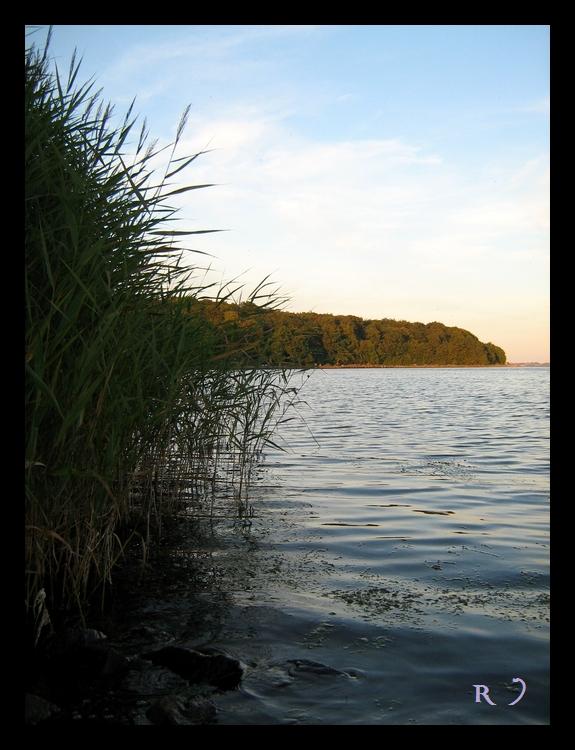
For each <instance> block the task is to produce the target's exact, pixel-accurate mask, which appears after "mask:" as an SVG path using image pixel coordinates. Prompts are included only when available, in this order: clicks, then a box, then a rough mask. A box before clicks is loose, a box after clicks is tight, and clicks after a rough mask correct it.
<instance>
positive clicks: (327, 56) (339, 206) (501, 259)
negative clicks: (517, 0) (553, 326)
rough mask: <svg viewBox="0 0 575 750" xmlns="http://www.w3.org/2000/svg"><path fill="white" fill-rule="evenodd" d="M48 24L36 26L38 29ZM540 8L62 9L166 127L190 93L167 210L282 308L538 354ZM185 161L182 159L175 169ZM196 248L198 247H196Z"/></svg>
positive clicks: (117, 94) (543, 119) (65, 30)
mask: <svg viewBox="0 0 575 750" xmlns="http://www.w3.org/2000/svg"><path fill="white" fill-rule="evenodd" d="M45 34H46V29H43V30H41V31H40V32H38V33H37V34H36V35H35V39H36V40H37V41H38V43H41V41H42V39H43V37H45ZM549 35H550V32H549V28H548V27H547V26H525V25H516V26H473V25H468V26H240V25H231V26H227V25H220V26H155V25H148V26H87V25H85V26H55V27H54V30H53V37H52V43H51V48H50V49H51V55H52V57H53V59H54V60H55V62H56V63H57V64H58V66H59V67H60V69H61V70H63V71H67V68H68V66H69V62H70V59H71V55H72V52H73V50H74V48H77V50H78V54H79V55H80V56H81V57H82V58H83V63H82V67H81V69H80V75H79V78H80V79H81V80H82V81H83V80H86V79H87V78H89V77H91V76H94V77H95V79H96V84H95V85H96V86H97V87H98V88H100V87H102V88H103V97H104V99H105V100H107V101H110V102H112V103H113V104H114V105H115V108H116V113H117V116H118V118H120V117H121V116H123V114H124V113H125V111H126V109H127V107H128V106H129V104H130V102H131V100H132V99H133V97H134V96H136V104H135V111H136V112H137V113H139V114H140V115H141V117H142V119H143V117H146V119H147V122H148V127H149V130H150V135H151V137H153V138H158V139H159V143H160V144H163V143H164V142H165V143H168V142H169V141H171V140H172V139H173V137H174V134H175V131H176V128H177V125H178V121H179V118H180V115H181V113H182V111H183V110H184V108H185V107H186V105H187V104H191V109H190V115H189V120H188V125H187V128H186V130H185V133H184V136H183V138H182V142H181V144H180V147H179V150H178V155H180V156H184V155H185V154H187V153H194V152H196V151H198V150H201V149H204V148H206V147H207V148H211V149H214V150H213V151H211V152H210V153H208V154H205V155H204V156H202V157H201V159H198V160H196V161H195V162H194V163H193V165H192V166H191V167H190V168H189V169H188V170H186V171H185V172H182V173H181V178H182V184H189V183H191V182H210V183H217V186H216V187H212V188H209V189H207V190H202V191H192V192H191V193H189V194H184V196H182V198H181V200H180V202H179V203H178V204H177V205H178V206H180V207H181V212H180V214H179V216H180V221H179V224H181V225H182V226H181V227H180V226H178V228H184V224H186V227H185V228H189V229H227V230H229V231H227V232H222V233H220V234H214V235H209V234H208V235H200V236H199V237H200V239H198V240H197V241H196V243H195V245H194V247H196V248H197V249H200V250H204V251H206V252H210V253H212V254H213V255H214V256H215V257H214V258H213V260H212V269H213V270H212V272H211V273H212V276H213V278H214V279H218V280H221V281H227V280H229V279H231V278H233V277H237V276H240V277H241V280H242V281H243V283H244V284H245V289H246V292H248V291H249V290H250V289H251V288H253V287H254V286H255V285H256V284H257V283H258V282H259V281H260V280H261V279H262V278H264V277H265V276H267V275H268V274H270V273H271V274H272V278H273V280H274V281H275V282H276V283H277V284H278V285H279V286H280V287H281V290H282V292H283V293H285V294H286V296H288V297H289V298H290V301H289V303H288V308H287V309H290V310H294V311H303V310H315V311H316V312H331V313H340V314H354V315H359V316H361V317H364V318H383V317H387V318H396V319H402V320H410V321H421V322H424V323H427V322H431V321H433V320H438V321H441V322H442V323H445V324H447V325H457V326H460V327H462V328H466V329H468V330H470V331H472V332H473V333H474V334H475V335H477V336H478V337H479V338H480V339H481V340H482V341H492V342H493V343H496V344H498V345H499V346H502V347H503V348H504V349H505V351H506V352H507V355H508V359H509V360H510V361H511V362H514V361H516V362H517V361H548V360H549V43H550V42H549ZM179 176H180V175H179ZM194 257H196V258H197V257H199V256H194Z"/></svg>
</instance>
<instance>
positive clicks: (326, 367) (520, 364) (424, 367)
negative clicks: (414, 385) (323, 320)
mask: <svg viewBox="0 0 575 750" xmlns="http://www.w3.org/2000/svg"><path fill="white" fill-rule="evenodd" d="M550 366H551V365H550V363H549V362H542V363H540V362H525V363H523V362H508V363H506V364H504V365H366V364H360V365H316V366H315V367H314V368H312V369H316V370H370V369H373V370H390V369H395V370H397V369H400V370H401V369H403V370H407V369H409V370H418V369H419V370H431V369H435V370H447V369H450V370H452V369H470V368H483V369H495V368H506V367H550Z"/></svg>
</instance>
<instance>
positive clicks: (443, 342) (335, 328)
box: [202, 304, 506, 367]
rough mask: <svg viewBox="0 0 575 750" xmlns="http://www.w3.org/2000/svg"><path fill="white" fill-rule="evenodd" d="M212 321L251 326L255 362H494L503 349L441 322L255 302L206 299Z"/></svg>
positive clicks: (231, 327)
mask: <svg viewBox="0 0 575 750" xmlns="http://www.w3.org/2000/svg"><path fill="white" fill-rule="evenodd" d="M202 314H203V315H204V316H205V318H206V320H208V321H212V322H214V321H220V320H223V319H225V320H226V321H227V323H228V326H229V334H228V335H229V336H233V335H234V334H233V331H238V330H242V329H243V330H246V329H247V328H248V327H249V330H250V353H251V361H252V362H253V363H255V364H257V363H260V364H261V363H265V364H269V365H279V364H281V365H286V366H291V367H310V366H313V365H336V366H337V365H363V366H369V365H374V366H376V365H380V366H381V365H383V366H406V365H419V366H425V365H494V364H505V361H506V357H505V352H504V351H503V350H502V349H500V348H499V347H497V346H495V345H494V344H483V343H481V342H480V341H479V339H478V338H477V337H476V336H474V335H473V334H472V333H470V332H469V331H465V330H463V329H462V328H456V327H448V326H445V325H443V324H442V323H437V322H433V323H428V324H423V323H408V322H407V321H404V320H401V321H397V320H390V319H383V320H362V319H361V318H358V317H356V316H353V315H328V314H318V313H311V312H306V313H289V312H285V311H282V310H273V311H269V310H266V309H260V308H257V307H256V306H254V305H251V306H248V305H233V306H228V305H225V304H224V305H223V306H222V305H220V306H213V305H211V306H210V305H209V304H205V305H204V307H203V308H202Z"/></svg>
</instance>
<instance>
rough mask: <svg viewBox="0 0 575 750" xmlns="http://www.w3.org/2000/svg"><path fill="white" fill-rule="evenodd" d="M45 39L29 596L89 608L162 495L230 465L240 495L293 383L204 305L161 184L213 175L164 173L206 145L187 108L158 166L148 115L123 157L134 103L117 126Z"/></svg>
mask: <svg viewBox="0 0 575 750" xmlns="http://www.w3.org/2000/svg"><path fill="white" fill-rule="evenodd" d="M48 44H49V41H48V43H47V44H46V47H45V49H44V50H43V51H39V50H37V49H36V48H35V47H34V46H31V47H30V48H29V49H28V50H27V52H26V57H25V72H26V77H25V104H26V126H25V168H26V172H25V199H26V214H25V220H26V242H25V247H26V264H25V266H26V275H25V293H26V356H25V360H26V361H25V367H26V375H25V383H26V462H25V486H26V537H25V541H26V594H25V600H26V607H27V611H28V612H33V611H34V603H36V604H37V603H38V601H39V599H40V600H42V601H43V597H44V596H45V595H46V596H47V602H48V605H49V607H52V608H56V607H58V608H61V609H62V610H63V611H70V610H71V611H73V612H77V613H80V615H81V616H83V613H84V612H85V607H86V603H87V602H88V601H89V600H90V598H91V596H92V595H93V593H94V592H95V591H98V592H101V591H104V590H105V584H106V583H109V582H110V580H111V573H112V570H113V568H114V565H115V563H116V561H117V560H118V559H119V558H120V557H121V555H122V551H123V545H124V544H125V541H126V535H125V534H124V533H123V532H122V529H125V528H127V529H133V528H136V527H137V528H139V529H140V532H139V533H141V534H142V540H143V542H144V546H147V545H148V544H149V542H150V534H151V529H152V528H158V527H159V524H160V522H161V518H162V514H163V513H165V512H166V511H167V512H170V511H171V510H173V508H174V507H176V506H177V504H178V503H181V502H182V501H184V502H185V501H187V499H188V498H189V496H190V493H192V494H195V495H196V496H197V495H198V494H199V493H203V494H204V495H205V494H206V492H209V491H212V492H213V491H214V488H215V487H216V486H217V484H218V481H221V480H222V478H225V480H226V481H227V482H228V483H229V482H232V484H233V485H234V487H235V489H234V497H235V499H236V502H237V507H238V510H239V512H242V509H244V510H245V507H246V498H247V487H248V485H249V479H250V476H251V466H252V465H253V461H254V460H256V459H257V456H258V454H259V452H260V451H261V448H262V446H263V445H264V444H265V443H266V441H268V440H270V439H271V434H272V431H273V430H272V427H273V424H274V415H275V419H276V421H277V415H278V409H280V412H279V414H280V416H281V409H282V408H283V407H282V404H283V403H284V401H283V396H285V395H286V394H289V392H290V389H289V386H288V380H289V377H288V374H286V373H285V372H284V371H281V370H259V369H257V367H256V368H253V367H252V368H248V367H245V366H242V367H240V368H238V366H237V364H238V360H237V357H235V353H237V351H238V349H239V350H241V349H242V342H241V341H240V342H238V341H230V342H228V343H227V344H226V345H225V346H223V348H222V337H221V336H220V335H219V334H218V333H217V332H216V331H215V330H214V328H213V326H210V325H209V324H208V323H207V322H206V321H205V320H204V319H203V318H202V316H200V315H195V314H194V309H195V305H196V303H197V302H198V301H199V299H200V298H201V297H202V296H203V295H206V294H207V291H208V290H207V287H206V286H205V285H204V286H202V284H201V283H198V282H197V280H196V277H195V276H196V274H197V271H198V268H197V267H194V266H190V265H189V261H188V263H187V264H186V263H185V262H184V254H185V253H188V252H189V251H186V250H184V249H182V248H176V247H175V246H174V239H175V238H178V239H179V238H180V237H181V236H185V235H186V234H187V235H193V234H195V233H196V231H197V230H196V231H190V232H187V233H186V232H182V231H179V230H174V229H172V228H171V227H172V224H171V221H172V220H173V217H174V214H175V213H176V211H175V209H173V208H172V207H171V206H170V205H169V203H167V202H166V201H167V199H169V197H170V196H173V195H176V194H180V193H183V192H185V191H191V190H195V189H200V188H205V187H208V186H207V185H203V184H200V185H198V184H189V185H185V186H181V187H176V188H174V187H173V183H169V182H168V180H169V179H170V178H172V177H175V175H176V174H178V175H179V177H181V174H182V172H183V170H184V169H186V168H187V167H188V166H190V165H191V164H192V163H193V162H194V160H195V159H196V158H197V157H199V156H200V155H201V154H202V153H204V152H199V153H197V154H192V155H189V156H186V157H180V158H175V149H176V146H177V144H178V142H179V140H180V138H181V135H182V132H183V129H184V126H185V122H186V116H187V110H186V111H185V112H184V115H183V117H182V120H181V121H180V123H179V126H178V129H177V134H176V138H175V141H174V143H172V144H170V147H169V148H171V153H170V157H169V161H168V167H167V168H166V170H165V173H164V175H163V177H162V178H161V179H159V180H158V178H157V177H156V175H155V170H154V169H153V168H152V166H151V164H152V160H153V159H154V158H155V156H156V155H157V153H159V151H155V145H154V144H152V145H147V139H148V134H147V131H146V126H145V123H144V125H143V126H142V128H141V129H140V132H139V136H138V139H137V146H136V147H135V156H133V157H132V158H131V159H128V157H127V156H126V153H125V149H126V148H127V146H128V143H129V136H130V135H131V134H132V132H133V129H134V125H135V122H136V120H135V118H133V117H132V107H130V109H129V111H128V113H127V114H126V116H125V118H124V121H123V123H122V125H121V126H119V127H115V128H114V127H112V126H111V114H112V110H111V108H110V106H106V107H104V106H103V104H102V102H101V99H100V93H99V92H97V93H93V92H92V85H91V84H89V83H88V84H84V85H81V86H77V85H76V79H77V74H78V70H79V63H76V61H75V59H74V58H73V59H72V62H71V65H70V68H69V72H68V76H67V79H66V80H65V81H63V80H62V78H61V76H60V74H59V72H58V71H56V73H54V74H52V73H50V72H49V65H48V58H47V53H48ZM132 106H133V105H132ZM199 231H205V230H199ZM192 252H193V251H192ZM186 257H187V258H188V259H189V257H190V256H189V255H186ZM219 294H221V292H220V293H219ZM261 294H262V292H261V289H258V290H255V292H254V294H253V300H254V301H255V300H256V299H258V298H259V297H260V296H261ZM275 302H276V298H274V296H273V294H269V295H267V299H266V301H265V302H264V305H265V304H275ZM244 365H245V360H244ZM230 462H231V463H230ZM142 529H143V530H142ZM36 614H37V613H36Z"/></svg>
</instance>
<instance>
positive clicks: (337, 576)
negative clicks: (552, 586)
mask: <svg viewBox="0 0 575 750" xmlns="http://www.w3.org/2000/svg"><path fill="white" fill-rule="evenodd" d="M301 398H302V399H305V400H306V402H307V405H303V404H302V405H301V406H300V407H299V412H300V414H301V415H302V417H303V418H304V419H305V423H303V422H302V421H301V420H298V419H295V420H292V421H290V422H289V423H287V424H285V425H284V426H283V428H282V431H281V437H282V438H283V441H284V442H285V445H286V447H287V448H288V450H287V452H285V453H281V452H279V451H273V452H272V451H269V452H268V453H267V454H266V460H265V468H264V471H263V472H262V476H261V478H260V480H259V481H258V483H257V486H256V488H255V491H254V511H255V515H254V517H253V518H252V525H251V527H249V528H238V527H237V526H235V527H232V526H229V527H227V528H226V526H225V523H223V524H222V526H221V528H220V529H219V535H218V536H219V538H220V540H221V546H219V547H214V548H211V549H205V548H204V549H203V550H198V551H197V552H198V554H201V555H203V556H204V559H205V562H206V565H207V567H206V570H207V571H208V572H209V575H210V576H211V577H212V579H213V580H214V582H215V583H214V587H213V588H212V590H211V591H209V590H206V591H205V592H204V593H201V594H198V595H197V597H199V598H201V599H202V601H203V604H204V605H206V607H207V610H208V611H210V609H211V611H212V615H213V618H212V619H213V623H214V624H213V628H212V631H211V633H210V636H209V638H210V641H211V643H212V644H213V645H216V646H220V647H223V648H225V649H227V650H228V651H230V652H232V653H233V654H234V655H237V656H238V657H240V658H241V659H242V660H243V661H244V662H245V664H246V666H247V670H246V676H245V679H244V681H243V683H242V687H241V688H240V690H237V691H233V692H229V693H225V694H222V695H221V696H219V697H218V699H217V707H218V721H219V723H223V724H297V723H299V724H545V723H548V721H549V702H548V693H549V640H548V635H549V634H548V628H549V624H548V623H549V464H548V459H549V446H548V439H549V369H547V368H517V369H506V368H470V369H361V370H360V369H358V370H347V369H346V370H328V371H319V372H314V373H313V374H312V376H311V378H310V379H309V381H308V382H307V383H306V385H305V387H304V388H303V390H302V392H301ZM198 601H199V599H198ZM204 625H205V623H204ZM517 677H519V678H522V679H523V680H524V681H525V682H526V684H527V691H526V693H525V695H524V697H523V699H522V700H521V701H520V702H519V703H517V704H516V705H515V706H509V705H508V704H509V703H511V702H512V701H513V700H514V699H515V698H517V697H518V695H519V692H520V688H519V686H518V683H517V682H515V683H514V682H513V678H517ZM477 684H481V685H487V686H488V687H489V695H490V697H491V698H492V700H493V701H494V703H496V705H495V706H492V705H489V704H487V703H486V702H484V701H483V702H481V703H476V702H475V688H474V687H473V686H474V685H477Z"/></svg>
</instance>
